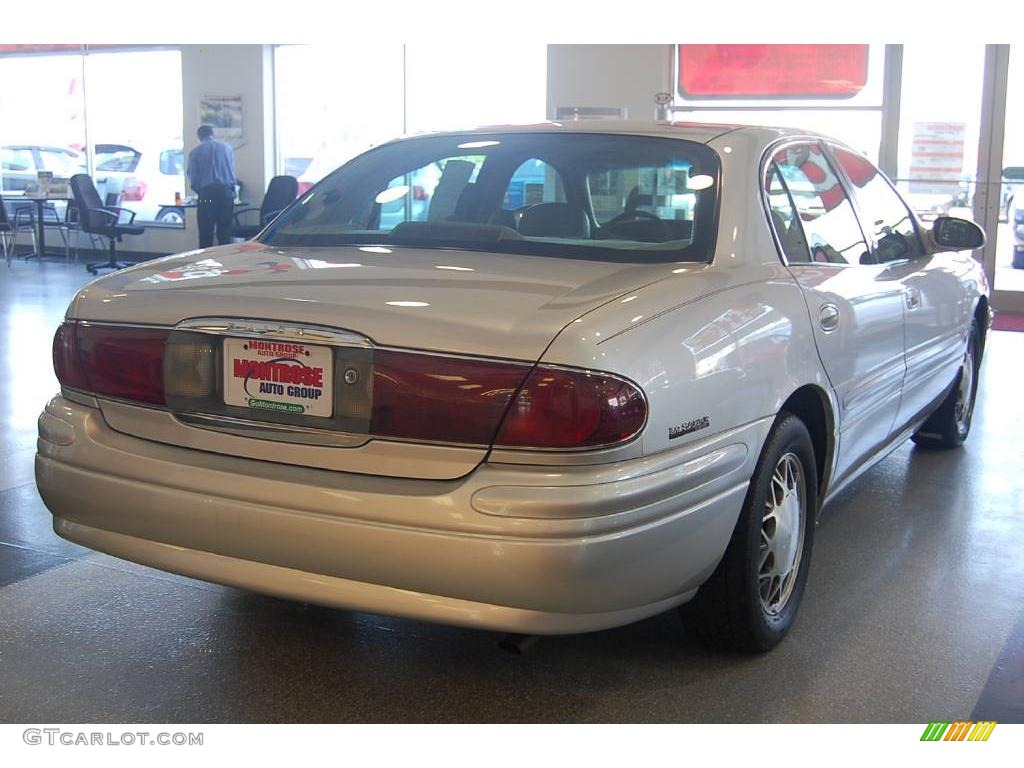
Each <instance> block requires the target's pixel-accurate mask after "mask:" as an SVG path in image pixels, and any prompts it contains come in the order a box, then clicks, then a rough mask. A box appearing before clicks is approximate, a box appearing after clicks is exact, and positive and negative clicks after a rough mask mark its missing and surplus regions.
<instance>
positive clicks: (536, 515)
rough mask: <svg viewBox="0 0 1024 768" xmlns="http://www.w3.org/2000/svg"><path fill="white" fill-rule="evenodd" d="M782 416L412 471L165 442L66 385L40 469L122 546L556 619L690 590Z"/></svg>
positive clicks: (339, 599)
mask: <svg viewBox="0 0 1024 768" xmlns="http://www.w3.org/2000/svg"><path fill="white" fill-rule="evenodd" d="M768 426H769V425H768V424H767V423H762V422H757V423H755V424H752V425H748V426H746V427H744V428H743V429H738V430H733V431H732V432H730V433H725V434H722V435H718V436H716V437H715V438H712V439H710V440H707V441H704V442H703V443H701V444H699V445H694V446H688V447H687V448H685V449H682V450H679V451H674V452H672V454H671V455H668V454H661V455H659V456H655V457H648V458H645V459H633V460H629V461H623V462H619V463H617V464H611V465H607V464H606V465H597V466H576V467H565V468H552V467H536V466H534V467H531V466H509V465H493V464H484V465H482V466H481V467H480V468H478V469H477V470H476V471H474V472H473V473H471V474H470V475H468V476H467V477H465V478H462V479H460V480H454V481H438V480H407V479H395V478H389V477H379V476H363V475H354V474H348V473H341V472H334V471H326V470H317V469H309V468H303V467H294V466H288V465H282V464H275V463H271V462H265V461H256V460H252V459H244V458H236V457H229V456H221V455H217V454H211V453H205V452H201V451H196V450H192V449H188V448H180V447H176V446H169V445H163V444H160V443H155V442H152V441H149V440H142V439H138V438H134V437H130V436H127V435H124V434H121V433H118V432H115V431H114V430H112V429H111V428H110V427H109V426H107V424H106V423H105V422H104V420H103V418H102V416H101V415H100V412H99V411H98V410H96V409H94V408H90V407H87V406H83V405H79V404H76V403H72V402H69V401H67V400H65V399H63V398H60V397H57V398H54V399H53V400H52V401H51V402H50V403H49V404H48V405H47V408H46V411H45V412H44V413H43V414H42V415H41V416H40V438H39V442H38V453H37V456H36V480H37V484H38V486H39V491H40V494H41V495H42V497H43V500H44V501H45V502H46V505H47V506H48V507H49V508H50V510H51V511H52V512H53V514H54V530H55V531H56V532H57V533H58V534H59V535H60V536H63V537H64V538H67V539H69V540H71V541H75V542H77V543H80V544H83V545H84V546H87V547H91V548H93V549H97V550H100V551H103V552H107V553H109V554H112V555H115V556H117V557H122V558H125V559H128V560H133V561H136V562H139V563H143V564H146V565H151V566H153V567H156V568H160V569H163V570H167V571H172V572H176V573H181V574H184V575H187V576H193V577H195V578H200V579H204V580H208V581H213V582H218V583H223V584H229V585H232V586H237V587H242V588H246V589H252V590H255V591H259V592H265V593H269V594H274V595H278V596H281V597H286V598H292V599H297V600H303V601H308V602H316V603H321V604H325V605H332V606H338V607H344V608H350V609H355V610H360V611H368V612H373V613H385V614H393V615H400V616H406V617H411V618H417V619H425V620H430V621H439V622H444V623H450V624H460V625H466V626H473V627H480V628H487V629H495V630H502V631H514V632H524V633H549V634H557V633H570V632H584V631H589V630H595V629H602V628H606V627H611V626H616V625H620V624H626V623H629V622H632V621H636V620H638V619H641V618H644V617H645V616H650V615H653V614H656V613H659V612H661V611H663V610H665V609H667V608H669V607H671V606H673V605H677V604H679V603H682V602H685V601H686V600H687V599H689V598H690V597H692V595H693V594H694V593H695V591H696V589H697V587H699V586H700V584H701V583H702V582H703V581H704V580H705V579H706V578H707V577H708V575H710V573H711V571H712V570H713V569H714V567H715V565H716V564H717V562H718V560H719V559H720V557H721V555H722V553H723V552H724V550H725V546H726V544H727V542H728V539H729V536H730V535H731V533H732V529H733V526H734V524H735V521H736V517H737V515H738V512H739V509H740V506H741V505H742V500H743V496H744V494H745V492H746V486H747V481H748V479H749V477H750V475H751V473H752V470H753V463H754V461H755V460H756V456H757V452H758V448H759V445H760V441H762V440H763V439H764V435H765V433H766V432H767V429H768Z"/></svg>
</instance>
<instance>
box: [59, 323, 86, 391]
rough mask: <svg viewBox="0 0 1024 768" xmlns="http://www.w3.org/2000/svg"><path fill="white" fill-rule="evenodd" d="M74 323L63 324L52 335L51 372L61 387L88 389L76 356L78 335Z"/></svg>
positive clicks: (79, 361)
mask: <svg viewBox="0 0 1024 768" xmlns="http://www.w3.org/2000/svg"><path fill="white" fill-rule="evenodd" d="M75 327H76V326H75V324H74V323H63V324H62V325H61V326H60V328H58V329H57V333H55V334H54V335H53V371H54V373H56V374H57V381H59V382H60V384H61V386H62V387H72V388H73V389H88V388H89V381H88V379H86V377H85V371H84V370H83V369H82V361H81V359H80V358H79V356H78V334H77V333H75Z"/></svg>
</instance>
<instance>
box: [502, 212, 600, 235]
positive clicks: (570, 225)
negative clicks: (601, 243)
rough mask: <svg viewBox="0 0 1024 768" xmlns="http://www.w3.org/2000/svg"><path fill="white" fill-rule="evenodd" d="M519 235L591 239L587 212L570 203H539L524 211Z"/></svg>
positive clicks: (520, 221)
mask: <svg viewBox="0 0 1024 768" xmlns="http://www.w3.org/2000/svg"><path fill="white" fill-rule="evenodd" d="M519 234H521V235H523V236H524V237H563V238H575V239H587V238H589V237H590V219H589V218H588V217H587V212H586V211H584V210H583V209H582V208H581V207H579V206H578V205H572V204H570V203H538V204H537V205H531V206H530V207H529V208H527V209H526V210H524V211H523V213H522V216H521V218H520V219H519Z"/></svg>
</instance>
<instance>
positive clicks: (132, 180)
mask: <svg viewBox="0 0 1024 768" xmlns="http://www.w3.org/2000/svg"><path fill="white" fill-rule="evenodd" d="M93 179H94V181H95V183H96V189H97V190H98V191H99V193H100V198H101V199H103V200H106V199H107V196H108V195H118V196H119V199H120V202H118V203H117V204H118V205H120V206H121V207H122V208H125V209H127V210H129V211H134V212H135V223H136V224H141V223H147V222H156V223H159V224H179V225H180V224H183V223H184V221H185V212H184V209H183V208H180V207H178V206H175V205H174V196H175V193H178V194H180V195H181V197H183V198H184V197H186V190H185V157H184V151H183V149H182V143H181V141H180V140H178V141H176V142H175V141H167V142H163V143H161V144H158V145H155V146H154V147H152V148H151V147H150V146H143V147H142V149H139V148H137V147H136V146H135V145H131V144H110V143H104V144H97V145H96V147H95V154H94V156H93Z"/></svg>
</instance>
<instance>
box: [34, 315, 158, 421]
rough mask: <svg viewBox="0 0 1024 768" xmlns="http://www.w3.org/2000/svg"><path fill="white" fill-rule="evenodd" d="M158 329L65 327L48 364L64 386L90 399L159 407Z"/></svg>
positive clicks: (92, 326)
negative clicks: (100, 397)
mask: <svg viewBox="0 0 1024 768" xmlns="http://www.w3.org/2000/svg"><path fill="white" fill-rule="evenodd" d="M168 333H169V331H167V330H165V329H161V328H131V327H125V326H103V325H90V324H88V323H64V324H63V325H62V326H61V327H60V328H59V329H58V330H57V335H56V336H54V339H53V365H54V370H55V371H56V373H57V379H58V381H60V383H61V384H62V385H64V386H68V387H75V388H77V389H85V390H88V391H89V392H92V393H93V394H97V395H106V396H108V397H117V398H121V399H124V400H134V401H137V402H140V403H150V404H153V405H163V404H164V382H163V360H164V346H165V345H166V343H167V336H168Z"/></svg>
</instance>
